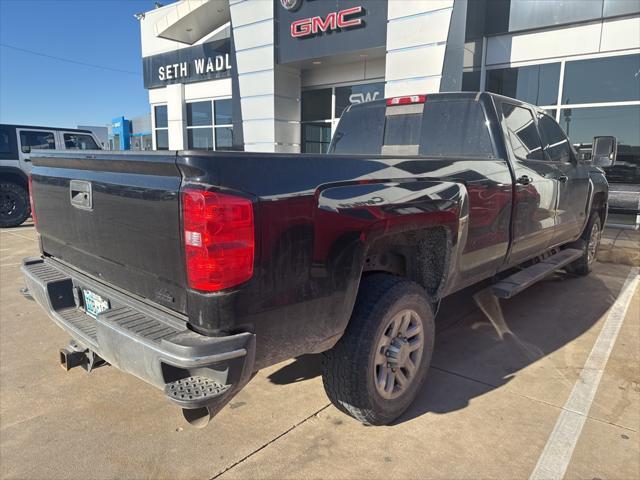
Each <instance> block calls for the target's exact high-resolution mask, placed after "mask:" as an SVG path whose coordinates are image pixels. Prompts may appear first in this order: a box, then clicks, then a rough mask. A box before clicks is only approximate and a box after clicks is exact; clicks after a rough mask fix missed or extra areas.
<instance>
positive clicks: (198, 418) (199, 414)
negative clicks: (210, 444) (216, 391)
mask: <svg viewBox="0 0 640 480" xmlns="http://www.w3.org/2000/svg"><path fill="white" fill-rule="evenodd" d="M182 416H183V417H184V419H185V420H186V421H187V422H188V423H189V425H191V426H192V427H195V428H204V427H206V426H207V425H209V422H210V421H211V418H212V417H213V415H211V411H210V410H209V409H208V408H207V407H200V408H183V409H182Z"/></svg>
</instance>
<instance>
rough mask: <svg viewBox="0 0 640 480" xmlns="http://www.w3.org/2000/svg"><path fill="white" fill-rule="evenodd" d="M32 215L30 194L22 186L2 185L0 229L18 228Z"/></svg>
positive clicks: (13, 184) (6, 183)
mask: <svg viewBox="0 0 640 480" xmlns="http://www.w3.org/2000/svg"><path fill="white" fill-rule="evenodd" d="M29 215H31V205H30V204H29V192H28V191H27V189H26V188H24V187H22V186H21V185H17V184H15V183H10V182H2V183H0V228H9V227H17V226H18V225H21V224H23V223H24V222H25V220H26V219H27V218H29Z"/></svg>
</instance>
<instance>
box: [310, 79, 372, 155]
mask: <svg viewBox="0 0 640 480" xmlns="http://www.w3.org/2000/svg"><path fill="white" fill-rule="evenodd" d="M383 98H384V82H376V83H363V84H358V85H347V86H338V87H330V88H320V89H315V90H306V91H304V92H302V145H301V151H302V153H326V152H327V151H328V149H329V144H330V143H331V134H332V132H333V129H334V128H335V126H336V125H337V123H338V120H339V119H340V116H341V115H342V113H343V112H344V110H345V109H346V108H347V107H348V106H350V105H354V104H358V103H364V102H369V101H372V100H380V99H383Z"/></svg>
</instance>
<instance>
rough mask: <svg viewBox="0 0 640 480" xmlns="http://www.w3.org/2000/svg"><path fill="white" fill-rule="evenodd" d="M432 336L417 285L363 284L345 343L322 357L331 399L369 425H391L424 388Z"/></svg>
mask: <svg viewBox="0 0 640 480" xmlns="http://www.w3.org/2000/svg"><path fill="white" fill-rule="evenodd" d="M434 334H435V325H434V319H433V313H432V310H431V306H430V305H429V302H428V300H427V296H426V293H425V291H424V290H423V289H422V288H421V287H420V286H419V285H417V284H416V283H414V282H410V281H408V280H404V279H401V278H397V277H393V276H390V275H385V274H374V275H371V276H368V277H366V278H364V279H363V280H362V282H361V285H360V290H359V293H358V298H357V300H356V305H355V307H354V311H353V315H352V317H351V320H350V322H349V325H348V326H347V329H346V331H345V333H344V335H343V337H342V338H341V339H340V341H339V342H338V343H337V344H336V345H335V346H334V347H333V348H332V349H331V350H329V351H328V352H326V353H325V358H324V364H323V375H322V379H323V383H324V388H325V391H326V392H327V395H328V397H329V399H330V400H331V402H332V403H333V404H334V405H335V406H336V407H337V408H338V409H339V410H341V411H343V412H344V413H346V414H348V415H350V416H352V417H354V418H355V419H357V420H359V421H361V422H362V423H364V424H367V425H385V424H388V423H390V422H391V421H393V420H395V419H396V418H397V417H399V416H400V415H401V414H402V413H403V412H404V411H405V410H406V409H407V408H408V407H409V406H410V405H411V403H412V402H413V400H414V399H415V398H416V396H417V394H418V392H419V390H420V387H421V386H422V384H423V383H424V380H425V377H426V374H427V370H428V369H429V364H430V362H431V355H432V353H433V344H434Z"/></svg>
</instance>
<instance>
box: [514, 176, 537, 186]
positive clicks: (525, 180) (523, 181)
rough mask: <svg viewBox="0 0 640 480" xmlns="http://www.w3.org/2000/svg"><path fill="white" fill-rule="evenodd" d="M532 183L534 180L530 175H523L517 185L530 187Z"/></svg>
mask: <svg viewBox="0 0 640 480" xmlns="http://www.w3.org/2000/svg"><path fill="white" fill-rule="evenodd" d="M532 181H533V179H532V178H531V177H529V176H528V175H522V176H521V177H518V179H517V180H516V183H519V184H520V185H529V184H530V183H531V182H532Z"/></svg>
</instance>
